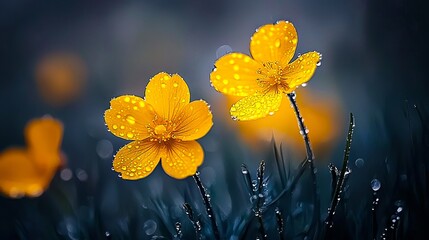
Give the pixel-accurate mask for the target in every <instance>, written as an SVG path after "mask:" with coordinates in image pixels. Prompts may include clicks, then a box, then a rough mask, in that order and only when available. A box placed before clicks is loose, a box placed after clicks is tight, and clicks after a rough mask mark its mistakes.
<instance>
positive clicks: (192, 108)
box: [104, 73, 213, 180]
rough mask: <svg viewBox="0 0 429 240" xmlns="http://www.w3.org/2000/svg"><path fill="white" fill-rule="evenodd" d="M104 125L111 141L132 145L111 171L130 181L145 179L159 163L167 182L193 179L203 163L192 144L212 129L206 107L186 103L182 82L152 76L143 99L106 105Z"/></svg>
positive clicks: (123, 150) (121, 153) (122, 99)
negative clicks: (125, 140)
mask: <svg viewBox="0 0 429 240" xmlns="http://www.w3.org/2000/svg"><path fill="white" fill-rule="evenodd" d="M104 119H105V121H106V125H107V127H108V128H109V130H110V132H112V133H113V134H114V135H115V136H117V137H120V138H123V139H127V140H134V141H133V142H131V143H129V144H127V145H125V146H124V147H122V148H121V149H120V150H119V151H118V152H117V154H116V155H115V157H114V160H113V169H114V170H115V171H116V172H119V173H120V176H121V177H122V178H123V179H130V180H136V179H141V178H144V177H146V176H148V175H149V174H150V173H152V171H153V170H154V169H155V167H156V165H157V164H158V162H159V161H160V160H161V164H162V168H163V169H164V171H165V172H166V173H167V174H168V175H170V176H171V177H173V178H176V179H182V178H185V177H188V176H191V175H194V174H195V173H196V171H197V167H198V166H200V165H201V164H202V162H203V158H204V152H203V149H202V147H201V145H200V144H199V143H198V142H197V141H195V140H196V139H199V138H201V137H203V136H204V135H206V134H207V132H208V131H209V130H210V128H211V127H212V125H213V121H212V114H211V112H210V109H209V106H208V105H207V103H206V102H205V101H203V100H197V101H193V102H190V93H189V89H188V85H186V82H185V81H184V80H183V79H182V77H180V76H179V75H177V74H174V75H170V74H167V73H158V74H157V75H155V76H154V77H153V78H152V79H151V80H150V81H149V83H148V85H147V87H146V92H145V99H142V98H140V97H137V96H132V95H124V96H120V97H117V98H114V99H112V100H111V101H110V109H108V110H107V111H106V112H105V114H104Z"/></svg>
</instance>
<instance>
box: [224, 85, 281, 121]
mask: <svg viewBox="0 0 429 240" xmlns="http://www.w3.org/2000/svg"><path fill="white" fill-rule="evenodd" d="M282 97H283V95H282V94H281V93H276V92H268V93H266V94H261V93H256V94H254V95H252V96H248V97H244V98H242V99H241V100H239V101H238V102H237V103H235V104H234V105H233V106H232V107H231V109H230V114H231V117H232V118H233V119H235V120H243V121H246V120H254V119H259V118H263V117H265V116H267V115H269V114H271V115H272V114H274V113H275V112H276V111H277V110H279V107H280V104H281V102H282Z"/></svg>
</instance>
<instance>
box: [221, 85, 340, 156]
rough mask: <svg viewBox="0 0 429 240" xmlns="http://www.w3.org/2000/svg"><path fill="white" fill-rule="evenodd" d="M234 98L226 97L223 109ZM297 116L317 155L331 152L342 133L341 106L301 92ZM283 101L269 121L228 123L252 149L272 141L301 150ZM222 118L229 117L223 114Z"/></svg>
mask: <svg viewBox="0 0 429 240" xmlns="http://www.w3.org/2000/svg"><path fill="white" fill-rule="evenodd" d="M237 98H238V97H234V96H228V97H227V98H226V105H227V106H231V105H232V104H233V103H234V102H236V101H237ZM297 102H298V104H299V106H300V112H301V113H302V115H303V116H304V118H305V123H306V125H307V127H308V129H309V130H310V133H311V137H310V140H311V143H312V145H313V147H314V148H315V150H316V151H317V153H319V154H323V153H325V152H329V150H331V147H332V144H333V143H334V141H335V140H336V139H337V138H338V136H339V133H340V131H341V129H342V126H341V121H339V120H338V119H340V118H341V115H342V114H341V111H342V110H341V106H340V104H339V101H338V100H336V98H335V96H334V95H333V94H331V95H330V98H329V99H327V98H321V97H318V96H317V94H315V93H314V92H311V91H310V90H309V89H302V90H301V91H300V97H299V98H297ZM289 105H290V104H289V103H288V101H287V99H286V98H284V99H283V101H282V104H281V106H282V107H281V108H280V109H279V111H278V112H277V113H276V114H275V115H274V116H272V117H269V118H262V119H257V120H254V121H239V122H233V121H228V123H230V124H234V127H237V128H238V130H239V136H241V137H242V139H243V140H244V141H245V142H246V143H248V144H249V145H251V146H252V147H253V148H259V147H261V146H265V145H264V144H261V142H270V141H271V139H272V138H273V137H274V139H275V140H276V142H277V143H280V142H282V143H283V144H284V145H286V146H288V147H289V148H291V149H302V150H304V149H303V148H302V136H301V135H300V133H299V131H297V129H298V126H297V122H296V119H295V116H294V114H295V113H294V111H292V109H291V108H289ZM224 114H225V115H229V113H227V112H226V111H224Z"/></svg>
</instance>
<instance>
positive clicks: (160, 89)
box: [145, 73, 190, 120]
mask: <svg viewBox="0 0 429 240" xmlns="http://www.w3.org/2000/svg"><path fill="white" fill-rule="evenodd" d="M145 99H146V101H147V102H148V103H150V104H151V105H152V107H153V108H154V109H155V111H156V113H157V114H159V115H160V116H161V117H163V118H164V120H172V119H173V118H174V117H175V116H176V115H177V114H178V113H179V112H180V111H181V110H182V108H183V107H184V106H186V104H188V103H189V101H190V93H189V89H188V85H186V82H185V81H184V80H183V78H182V77H180V76H179V75H177V74H173V75H172V76H170V75H169V74H168V73H158V74H157V75H155V76H154V77H153V78H152V79H151V80H150V81H149V83H148V85H147V87H146V95H145Z"/></svg>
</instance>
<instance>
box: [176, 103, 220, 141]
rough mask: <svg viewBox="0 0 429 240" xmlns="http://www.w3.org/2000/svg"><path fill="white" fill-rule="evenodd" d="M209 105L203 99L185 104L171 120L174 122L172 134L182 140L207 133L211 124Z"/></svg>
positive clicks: (195, 137) (211, 117)
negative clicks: (174, 128) (174, 127)
mask: <svg viewBox="0 0 429 240" xmlns="http://www.w3.org/2000/svg"><path fill="white" fill-rule="evenodd" d="M212 119H213V116H212V113H211V112H210V108H209V105H208V104H207V103H206V102H205V101H203V100H198V101H193V102H191V103H189V104H188V105H186V106H185V107H184V108H183V110H182V112H181V113H180V114H178V116H177V117H176V118H175V119H174V120H173V121H174V123H176V131H175V132H174V135H175V137H176V138H178V139H181V140H182V141H189V140H195V139H198V138H201V137H203V136H204V135H206V134H207V133H208V131H209V130H210V128H211V127H212V125H213V120H212Z"/></svg>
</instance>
